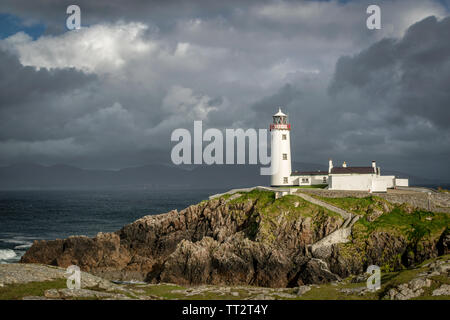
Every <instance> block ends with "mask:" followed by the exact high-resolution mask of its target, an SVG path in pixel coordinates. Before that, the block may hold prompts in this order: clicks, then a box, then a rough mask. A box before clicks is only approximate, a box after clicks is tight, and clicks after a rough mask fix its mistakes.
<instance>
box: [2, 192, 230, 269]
mask: <svg viewBox="0 0 450 320" xmlns="http://www.w3.org/2000/svg"><path fill="white" fill-rule="evenodd" d="M223 191H226V190H222V189H220V190H211V189H208V190H170V191H167V190H166V191H163V190H161V191H155V190H144V189H141V190H93V191H48V190H47V191H0V263H12V262H17V261H19V260H20V257H21V256H22V255H23V254H24V253H25V251H26V250H27V249H28V248H30V247H31V244H32V243H33V241H34V240H38V239H45V240H49V239H57V238H59V239H61V238H66V237H68V236H70V235H86V236H95V235H96V234H97V233H98V232H111V231H116V230H119V229H120V228H122V226H124V225H125V224H128V223H131V222H133V221H135V220H136V219H139V218H140V217H142V216H145V215H152V214H159V213H164V212H168V211H170V210H173V209H178V210H181V209H184V208H186V207H188V206H189V205H191V204H195V203H198V202H200V201H201V200H204V199H207V198H208V196H210V195H212V194H215V193H219V192H223Z"/></svg>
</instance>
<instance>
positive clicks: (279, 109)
mask: <svg viewBox="0 0 450 320" xmlns="http://www.w3.org/2000/svg"><path fill="white" fill-rule="evenodd" d="M273 116H274V117H286V115H285V114H284V113H283V112H282V111H281V108H278V112H277V113H275V114H274V115H273Z"/></svg>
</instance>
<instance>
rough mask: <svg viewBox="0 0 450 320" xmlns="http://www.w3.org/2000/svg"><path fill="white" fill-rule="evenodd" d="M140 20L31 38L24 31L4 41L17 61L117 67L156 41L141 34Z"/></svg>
mask: <svg viewBox="0 0 450 320" xmlns="http://www.w3.org/2000/svg"><path fill="white" fill-rule="evenodd" d="M146 29H147V26H146V25H144V24H142V23H127V24H125V23H122V22H119V23H116V24H101V25H93V26H91V27H86V28H82V29H80V30H76V31H70V32H66V33H64V34H61V35H58V36H52V35H49V36H42V37H40V38H38V39H37V40H35V41H33V40H32V39H31V38H30V37H28V36H25V35H24V34H23V33H18V34H15V35H13V36H11V37H9V38H7V39H6V40H4V42H5V43H6V44H7V45H9V46H11V47H12V48H13V49H14V50H15V51H17V53H18V55H19V58H20V62H21V63H22V64H23V65H26V66H34V67H38V68H49V69H50V68H65V67H74V68H77V69H80V70H83V71H87V72H96V73H104V72H112V71H117V70H118V69H120V68H121V67H123V66H124V65H125V64H126V61H127V60H128V59H133V58H135V57H137V56H140V55H143V54H148V53H149V52H151V51H152V49H154V48H155V46H156V44H154V43H152V42H151V41H148V40H145V39H144V38H143V33H144V32H145V30H146Z"/></svg>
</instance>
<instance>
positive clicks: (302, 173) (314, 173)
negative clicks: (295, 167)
mask: <svg viewBox="0 0 450 320" xmlns="http://www.w3.org/2000/svg"><path fill="white" fill-rule="evenodd" d="M323 175H328V171H320V170H317V171H293V172H292V173H291V176H323Z"/></svg>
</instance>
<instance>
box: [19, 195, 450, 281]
mask: <svg viewBox="0 0 450 320" xmlns="http://www.w3.org/2000/svg"><path fill="white" fill-rule="evenodd" d="M376 201H378V202H382V204H383V205H382V206H381V205H380V206H377V205H376V204H375V205H374V204H373V203H372V204H371V205H372V207H370V208H367V210H366V212H367V217H371V218H369V219H366V218H367V217H363V215H362V218H363V219H360V221H361V222H359V221H358V223H356V224H355V225H354V227H353V230H352V232H351V235H350V237H349V242H347V243H335V244H332V245H330V246H327V247H323V248H321V250H315V251H314V252H312V253H311V252H310V251H311V250H309V248H311V245H313V244H315V243H317V242H318V241H319V240H321V239H323V238H324V237H326V236H328V235H330V234H331V233H333V232H335V231H336V230H338V229H339V228H340V227H341V226H342V225H343V224H344V220H343V219H342V218H341V216H340V215H338V214H336V213H335V212H332V211H330V210H328V209H327V208H324V207H322V206H319V205H316V204H312V203H311V202H308V201H306V200H304V199H303V198H300V197H298V196H296V195H288V196H285V197H283V198H281V199H275V197H274V194H273V193H272V192H267V191H257V190H255V191H252V192H249V193H245V194H238V195H233V196H229V195H227V196H224V197H221V198H219V199H215V200H210V201H204V202H201V203H199V204H197V205H193V206H190V207H188V208H186V209H184V210H182V211H180V212H177V211H171V212H168V213H165V214H160V215H150V216H145V217H143V218H141V219H139V220H137V221H135V222H133V223H131V224H129V225H126V226H124V227H123V228H122V229H121V230H119V231H117V232H113V233H99V234H98V235H97V236H96V237H94V238H88V237H85V236H73V237H69V238H67V239H63V240H52V241H36V242H35V243H34V244H33V246H32V247H31V248H30V249H29V250H28V251H27V252H26V254H25V255H24V256H23V257H22V260H21V262H22V263H42V264H48V265H56V266H61V267H67V266H69V265H72V264H75V265H78V266H79V267H80V268H81V269H82V270H84V271H87V272H90V273H93V274H96V275H99V276H102V277H105V278H108V279H120V280H130V279H136V280H145V281H148V282H171V283H178V284H182V285H186V284H224V285H236V284H249V285H256V286H266V287H295V286H299V285H303V284H311V283H324V282H328V281H334V280H338V279H340V278H341V277H346V276H348V275H350V274H359V273H362V272H364V271H365V269H366V268H367V266H368V265H370V264H377V265H380V266H383V267H384V268H390V269H395V268H403V267H405V266H409V265H412V264H414V263H418V262H420V261H423V260H424V259H426V258H429V257H434V256H437V255H438V254H445V253H448V250H449V249H448V246H449V236H448V231H445V230H448V223H449V222H448V217H447V216H446V215H445V214H444V216H441V215H436V216H434V217H433V219H434V220H433V222H432V224H433V227H432V228H431V227H430V228H431V232H428V233H427V232H425V234H420V232H419V233H417V232H416V233H417V234H416V237H414V236H411V235H410V233H411V234H413V233H414V232H413V231H414V230H415V229H414V227H409V226H408V225H405V226H403V227H404V228H403V227H399V228H386V227H385V225H384V224H383V221H384V220H386V219H390V218H391V215H392V216H396V214H398V212H397V211H398V210H401V209H399V207H398V206H395V205H392V204H389V203H387V202H385V200H381V199H379V200H376ZM376 201H375V202H376ZM372 202H373V201H372ZM376 210H384V211H382V212H380V213H379V214H378V215H375V216H376V218H375V219H374V218H373V216H374V214H373V213H374V211H376ZM395 210H397V211H395ZM360 211H361V210H360ZM363 211H364V210H363ZM410 211H411V212H410V213H404V211H401V212H402V214H406V215H408V214H409V215H411V216H414V217H415V212H416V211H415V210H414V209H411V210H410ZM386 217H388V218H386ZM408 218H409V217H408ZM373 219H374V220H373ZM383 219H384V220H383ZM421 219H422V220H423V221H425V220H424V219H426V216H423V217H422V216H421V217H420V219H419V222H420V221H421ZM371 220H372V221H371ZM377 221H381V222H380V223H378V224H379V225H380V226H378V224H377ZM424 223H425V222H424ZM446 228H447V229H446ZM410 229H411V230H412V231H411V230H410ZM408 232H410V233H408Z"/></svg>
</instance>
